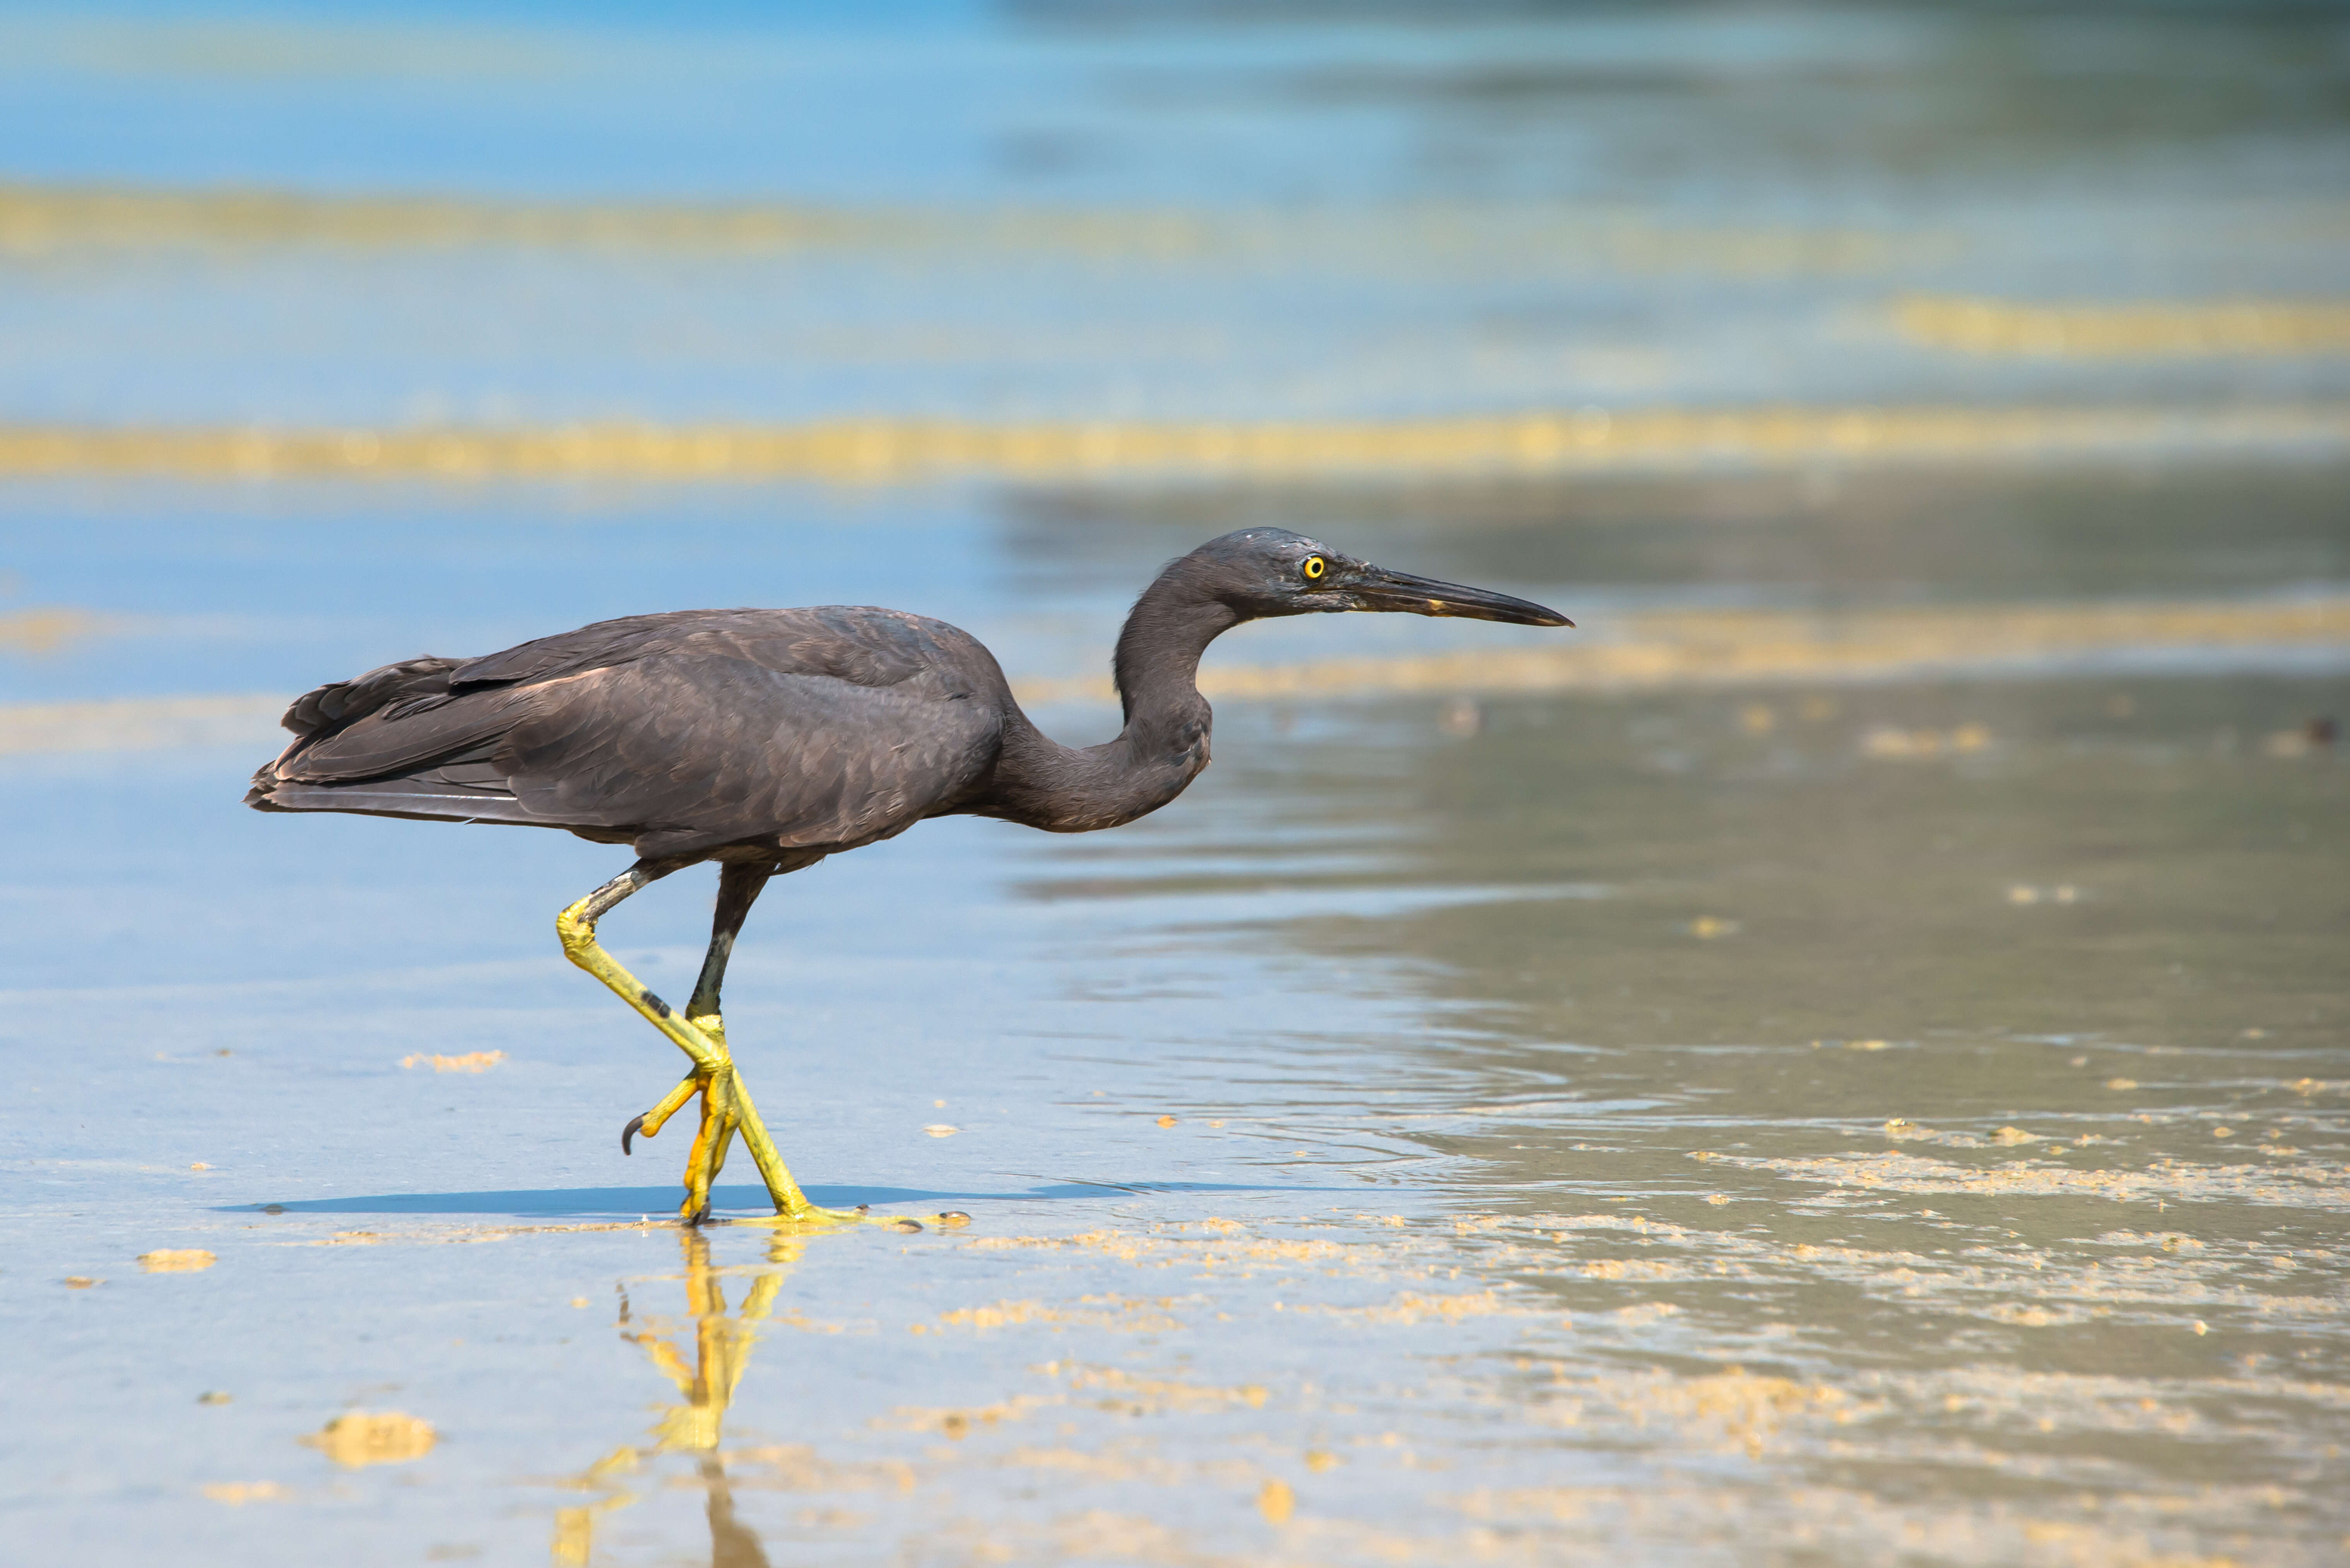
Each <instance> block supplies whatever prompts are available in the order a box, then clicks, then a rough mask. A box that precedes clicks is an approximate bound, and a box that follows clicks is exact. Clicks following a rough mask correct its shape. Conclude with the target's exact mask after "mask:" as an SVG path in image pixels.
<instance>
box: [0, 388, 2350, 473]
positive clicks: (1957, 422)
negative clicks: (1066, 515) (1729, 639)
mask: <svg viewBox="0 0 2350 1568" xmlns="http://www.w3.org/2000/svg"><path fill="white" fill-rule="evenodd" d="M2282 446H2293V447H2309V446H2323V447H2329V448H2340V447H2344V446H2350V407H2345V406H2343V405H2340V404H2334V403H2318V402H2313V403H2275V404H2251V405H2245V404H2235V405H2227V406H2219V407H2203V408H2153V407H2147V408H2133V407H2123V408H2109V409H2081V408H2062V407H2051V408H2036V409H2034V408H2021V409H2017V408H2004V409H1999V408H1967V407H1923V408H1907V409H1901V408H1878V407H1860V408H1803V407H1792V406H1790V407H1778V408H1759V409H1721V410H1713V409H1645V410H1628V411H1626V412H1623V413H1620V414H1613V415H1611V414H1607V413H1604V412H1599V411H1597V410H1586V411H1574V412H1570V411H1566V410H1536V411H1529V412H1525V413H1517V414H1498V415H1468V416H1462V417H1458V418H1450V419H1419V420H1360V421H1317V422H1305V421H1283V422H1266V423H1261V424H1240V423H1230V422H1213V423H1211V422H1198V423H1177V422H1172V421H1170V422H1166V423H1142V422H1134V421H1128V422H1120V421H1107V420H1105V421H1037V422H1035V423H1029V424H978V423H966V422H960V421H945V420H937V421H922V420H907V419H888V418H871V419H844V420H837V421H826V422H823V423H817V424H804V425H702V426H645V425H571V426H561V427H553V428H546V429H536V430H531V429H519V430H512V429H504V430H485V429H462V428H444V429H437V430H435V429H412V428H391V429H384V430H364V429H361V430H308V431H274V430H262V429H256V428H250V427H236V426H213V427H187V428H177V429H172V428H150V429H138V428H103V427H90V426H72V425H16V426H7V427H0V476H5V477H54V476H58V475H65V474H78V473H79V474H94V473H144V474H155V475H164V476H170V477H172V478H177V479H187V480H252V479H265V478H271V477H286V478H305V479H370V478H387V479H432V480H440V481H445V482H463V483H475V482H480V481H484V480H499V479H572V478H604V479H629V480H639V481H650V482H662V481H667V482H686V483H691V482H696V481H700V482H710V481H726V482H734V483H742V482H751V481H774V480H785V479H806V480H816V481H819V482H829V483H848V484H876V483H914V482H922V481H933V480H939V479H948V478H955V477H969V478H995V479H1016V480H1022V481H1026V482H1030V483H1047V482H1055V481H1074V480H1085V479H1110V478H1118V477H1124V476H1129V475H1134V476H1140V475H1152V476H1165V477H1219V478H1258V479H1312V478H1325V477H1338V476H1350V475H1375V474H1378V475H1392V474H1448V473H1467V474H1476V473H1495V472H1502V473H1509V472H1521V473H1559V472H1595V471H1609V470H1636V469H1648V470H1659V469H1661V470H1668V471H1679V470H1687V469H1690V468H1693V467H1699V466H1702V465H1709V464H1718V463H1722V462H1732V463H1740V464H1746V465H1751V466H1752V465H1760V466H1768V467H1803V466H1809V465H1813V464H1816V463H1820V462H1834V463H1836V464H1839V465H1842V466H1846V467H1849V466H1852V465H1855V464H1860V463H1868V462H1919V461H1952V460H1960V459H1964V460H1981V459H1982V458H1986V457H2017V458H2039V457H2046V456H2049V455H2054V454H2082V453H2106V452H2154V451H2161V452H2176V451H2180V450H2190V451H2212V450H2219V451H2263V450H2272V449H2274V448H2278V447H2282Z"/></svg>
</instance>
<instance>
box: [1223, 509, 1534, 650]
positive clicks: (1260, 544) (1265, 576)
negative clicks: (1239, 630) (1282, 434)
mask: <svg viewBox="0 0 2350 1568" xmlns="http://www.w3.org/2000/svg"><path fill="white" fill-rule="evenodd" d="M1182 565H1183V566H1185V567H1186V568H1188V573H1187V575H1189V576H1191V577H1192V580H1193V583H1194V584H1195V585H1196V586H1197V587H1200V588H1203V589H1205V590H1206V591H1207V592H1208V593H1210V594H1211V595H1212V596H1213V597H1216V598H1218V599H1220V600H1222V602H1223V603H1224V604H1225V605H1227V606H1229V607H1231V608H1232V609H1233V610H1234V611H1236V612H1238V613H1239V615H1240V616H1241V618H1243V619H1246V620H1254V619H1258V618H1263V617H1267V616H1281V615H1314V614H1317V613H1327V612H1332V611H1337V610H1385V611H1389V612H1394V613H1400V614H1404V615H1428V616H1461V617H1464V618H1469V619H1471V620H1502V621H1509V622H1512V623H1513V624H1515V625H1518V626H1573V625H1574V624H1575V623H1574V622H1573V621H1571V620H1569V619H1567V618H1565V616H1563V615H1561V614H1559V613H1558V612H1557V611H1556V610H1555V609H1546V608H1544V607H1543V606H1541V605H1538V604H1534V603H1533V602H1532V601H1530V600H1527V599H1520V598H1513V597H1510V596H1509V595H1507V594H1497V593H1494V592H1492V591H1491V590H1490V589H1486V588H1470V587H1461V585H1460V584H1459V583H1440V582H1438V581H1437V580H1436V579H1435V578H1433V577H1416V576H1412V575H1411V574H1410V573H1409V572H1391V571H1388V569H1387V568H1386V567H1384V566H1373V565H1371V564H1370V563H1369V562H1368V561H1365V560H1360V559H1357V557H1355V556H1349V555H1347V554H1345V553H1343V552H1341V551H1337V550H1333V549H1331V548H1330V547H1329V546H1328V545H1324V544H1322V543H1321V542H1320V541H1318V540H1315V539H1309V538H1307V537H1305V535H1303V534H1293V533H1291V532H1290V531H1289V530H1288V529H1286V528H1244V529H1242V530H1241V531H1240V532H1239V533H1237V534H1227V535H1224V536H1223V537H1222V538H1220V539H1211V540H1209V541H1208V542H1207V543H1206V544H1204V545H1201V546H1200V547H1199V548H1198V549H1196V550H1194V551H1192V552H1191V555H1190V556H1188V557H1187V558H1186V559H1185V560H1184V562H1183V563H1182Z"/></svg>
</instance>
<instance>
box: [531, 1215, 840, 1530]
mask: <svg viewBox="0 0 2350 1568" xmlns="http://www.w3.org/2000/svg"><path fill="white" fill-rule="evenodd" d="M679 1241H680V1243H681V1246H682V1247H683V1248H684V1251H685V1299H686V1309H687V1311H688V1312H689V1313H691V1314H692V1315H691V1320H690V1321H691V1325H692V1329H693V1341H692V1343H693V1358H692V1360H691V1363H689V1362H688V1361H687V1359H686V1357H685V1355H684V1354H683V1352H682V1351H681V1349H680V1348H679V1341H680V1338H681V1335H680V1334H678V1331H679V1330H681V1329H682V1328H683V1327H684V1326H685V1324H684V1323H682V1322H679V1321H676V1320H664V1319H661V1318H658V1317H648V1318H645V1319H643V1320H642V1322H641V1324H639V1323H638V1322H636V1321H632V1319H631V1317H630V1314H629V1302H628V1298H627V1297H626V1296H625V1295H624V1296H623V1297H621V1300H620V1336H621V1337H622V1338H623V1339H627V1340H629V1341H630V1342H632V1343H634V1344H636V1345H641V1346H642V1347H643V1348H644V1352H645V1354H646V1355H648V1356H650V1357H651V1359H652V1363H653V1365H654V1366H657V1367H659V1368H660V1371H661V1374H662V1375H663V1376H666V1377H667V1378H668V1379H669V1380H670V1382H671V1384H673V1385H674V1386H676V1388H677V1391H678V1394H679V1396H680V1397H681V1399H682V1401H683V1402H682V1403H681V1404H677V1405H672V1406H671V1407H668V1408H667V1409H665V1410H663V1411H662V1412H661V1418H660V1422H659V1423H658V1424H657V1425H656V1426H655V1427H654V1428H653V1441H652V1442H651V1443H650V1445H645V1446H638V1445H629V1446H627V1447H623V1448H619V1449H613V1450H612V1451H611V1452H610V1453H608V1454H607V1455H605V1456H604V1457H603V1458H602V1459H598V1460H597V1461H596V1462H595V1463H594V1464H592V1465H590V1466H588V1467H587V1469H586V1470H585V1471H583V1472H582V1473H581V1474H580V1476H579V1477H578V1479H577V1481H576V1482H575V1483H574V1484H575V1485H577V1486H578V1487H580V1488H581V1489H583V1490H588V1491H593V1492H596V1493H598V1494H599V1495H598V1497H597V1498H596V1500H595V1501H592V1502H589V1503H587V1504H586V1505H584V1506H582V1507H578V1508H567V1509H562V1510H559V1511H557V1512H556V1517H555V1544H554V1559H555V1561H556V1563H561V1564H564V1565H565V1568H586V1564H587V1563H588V1562H589V1561H590V1559H591V1558H592V1557H593V1556H594V1554H595V1548H596V1523H597V1521H598V1519H599V1518H600V1517H601V1516H602V1515H604V1514H607V1513H609V1512H611V1511H613V1510H615V1509H619V1508H625V1507H627V1506H628V1505H629V1503H631V1502H633V1501H636V1498H635V1494H634V1493H632V1492H630V1491H629V1490H627V1489H626V1488H625V1486H624V1485H623V1484H622V1482H621V1480H620V1478H621V1477H623V1476H625V1475H628V1474H629V1473H630V1472H632V1471H634V1470H637V1469H639V1468H641V1467H642V1466H644V1465H645V1464H647V1463H649V1462H650V1461H652V1460H654V1459H658V1458H660V1456H661V1455H663V1454H674V1453H685V1454H692V1455H694V1456H696V1468H697V1472H698V1474H699V1475H700V1477H701V1480H702V1490H703V1492H704V1494H705V1495H706V1497H707V1499H708V1506H707V1510H706V1511H707V1513H708V1516H709V1520H710V1562H711V1568H767V1553H766V1551H765V1549H764V1548H763V1547H762V1546H761V1545H760V1544H759V1538H758V1537H757V1536H755V1535H754V1534H753V1533H752V1532H751V1531H750V1530H749V1528H748V1527H747V1526H745V1525H743V1523H741V1522H740V1521H737V1520H736V1519H735V1517H734V1495H733V1490H732V1489H731V1488H730V1487H729V1485H728V1483H727V1479H726V1466H725V1462H724V1460H723V1459H721V1458H720V1456H719V1452H718V1442H719V1429H720V1425H721V1423H722V1422H723V1420H724V1418H725V1416H726V1409H727V1407H728V1406H729V1405H731V1404H732V1403H733V1399H734V1389H735V1387H736V1386H737V1385H739V1384H740V1383H741V1382H742V1381H743V1369H744V1368H745V1367H746V1366H748V1365H749V1364H750V1358H751V1346H752V1344H753V1342H754V1340H755V1339H756V1338H757V1335H758V1329H757V1326H756V1325H757V1324H759V1323H760V1321H761V1320H763V1319H764V1318H765V1317H766V1316H767V1314H769V1313H770V1312H771V1311H773V1310H774V1308H775V1296H776V1293H778V1292H780V1291H781V1290H782V1289H783V1286H784V1274H785V1265H789V1264H791V1263H794V1262H797V1261H798V1260H799V1256H800V1249H801V1245H802V1243H801V1241H800V1239H799V1238H798V1237H795V1236H786V1235H777V1236H775V1237H773V1238H771V1240H770V1244H769V1246H768V1249H767V1261H768V1262H770V1263H771V1264H775V1265H778V1266H776V1267H774V1268H770V1269H765V1270H763V1271H761V1272H758V1273H756V1274H754V1275H753V1276H752V1277H751V1281H750V1290H749V1292H748V1293H746V1294H745V1295H744V1296H743V1306H742V1310H741V1311H740V1312H739V1313H737V1314H733V1315H731V1316H730V1315H729V1314H728V1311H727V1306H726V1282H725V1279H724V1277H723V1275H722V1274H721V1273H720V1272H718V1271H717V1270H716V1269H714V1268H712V1266H711V1262H710V1238H709V1236H708V1235H707V1234H706V1233H705V1232H703V1231H699V1230H690V1231H681V1232H680V1233H679Z"/></svg>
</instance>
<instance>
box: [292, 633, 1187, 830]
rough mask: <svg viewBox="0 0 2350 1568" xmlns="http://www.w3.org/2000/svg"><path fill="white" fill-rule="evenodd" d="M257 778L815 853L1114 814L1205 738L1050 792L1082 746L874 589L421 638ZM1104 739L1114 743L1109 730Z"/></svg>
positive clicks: (347, 686) (992, 666)
mask: <svg viewBox="0 0 2350 1568" xmlns="http://www.w3.org/2000/svg"><path fill="white" fill-rule="evenodd" d="M288 722H289V725H293V726H299V727H298V728H297V729H296V740H295V742H294V743H293V744H292V745H291V746H289V747H287V748H286V753H285V754H284V755H283V756H281V757H279V758H278V760H277V761H276V762H275V763H272V764H271V765H270V766H269V768H267V769H265V770H264V774H263V775H262V776H261V777H259V778H256V780H255V789H254V798H253V804H255V805H259V806H261V807H262V808H264V809H265V810H274V811H306V810H313V811H315V810H326V811H350V812H364V813H369V814H374V815H387V816H410V817H421V818H425V819H431V820H442V821H455V822H484V823H509V824H516V825H521V826H539V827H559V828H564V829H567V830H568V831H570V832H572V833H576V834H577V835H579V836H581V837H583V838H589V839H594V840H596V841H598V842H599V843H608V844H628V845H629V846H632V847H633V848H634V849H635V850H636V852H637V853H638V855H639V856H640V857H644V858H646V859H650V860H667V859H671V858H673V857H681V856H682V857H688V858H691V859H722V860H744V861H749V860H757V859H761V858H763V857H764V858H768V859H793V860H805V859H807V858H813V857H817V856H823V855H829V854H832V853H834V852H836V851H838V850H843V849H854V848H857V847H858V846H862V845H867V844H871V843H873V842H875V841H876V840H878V839H883V838H889V837H891V836H895V835H897V834H899V833H902V832H904V831H905V830H906V829H907V828H909V827H911V826H913V825H914V824H915V823H917V822H920V821H921V820H922V819H923V818H924V817H928V816H944V815H954V814H958V813H961V814H968V815H983V816H1001V817H1006V818H1009V819H1010V820H1012V821H1014V822H1020V823H1024V824H1026V825H1027V826H1033V827H1044V828H1052V829H1056V830H1059V831H1065V832H1073V831H1081V830H1083V829H1086V828H1091V827H1107V826H1116V825H1117V824H1118V823H1121V822H1126V821H1130V820H1132V819H1133V818H1134V817H1137V816H1139V815H1143V814H1144V813H1145V812H1148V811H1151V810H1154V809H1156V808H1157V807H1158V806H1159V805H1164V804H1165V803H1166V802H1167V801H1169V800H1170V799H1172V798H1173V797H1174V796H1175V795H1176V794H1178V793H1180V791H1181V789H1182V787H1183V785H1184V784H1188V783H1190V782H1191V777H1192V775H1193V774H1196V773H1197V772H1198V771H1199V767H1200V765H1201V764H1203V763H1204V762H1205V760H1206V755H1205V753H1206V746H1205V739H1206V735H1205V723H1204V720H1203V721H1202V723H1201V733H1200V739H1199V742H1198V744H1197V745H1196V746H1190V747H1186V748H1185V750H1184V751H1183V752H1181V753H1178V754H1175V755H1169V756H1160V757H1158V758H1154V759H1152V761H1153V762H1154V763H1156V765H1153V766H1149V767H1147V768H1144V769H1142V770H1140V771H1139V774H1138V773H1137V770H1133V769H1121V770H1118V772H1119V774H1120V776H1121V782H1122V783H1123V784H1125V785H1126V787H1124V788H1121V789H1118V790H1115V791H1112V792H1109V793H1108V794H1107V795H1103V794H1099V793H1098V792H1097V793H1096V794H1092V795H1089V797H1088V798H1087V799H1086V800H1085V801H1084V802H1083V803H1082V805H1080V804H1079V803H1078V802H1076V801H1075V800H1061V799H1056V798H1055V794H1056V792H1055V784H1057V783H1058V782H1059V780H1060V779H1061V778H1062V777H1063V776H1065V775H1070V774H1080V775H1081V774H1085V773H1086V772H1087V762H1088V761H1090V760H1091V759H1090V758H1089V757H1088V754H1087V753H1082V752H1076V751H1073V750H1071V749H1070V748H1068V747H1065V746H1060V745H1057V744H1055V742H1052V741H1050V740H1048V739H1046V738H1045V736H1044V735H1043V734H1042V733H1040V732H1038V731H1037V729H1036V727H1035V725H1034V724H1032V723H1030V722H1029V721H1028V717H1027V715H1026V714H1024V713H1023V712H1022V711H1020V707H1019V704H1018V703H1017V702H1015V701H1014V700H1013V697H1012V690H1011V687H1010V685H1009V684H1008V683H1007V682H1006V681H1005V680H1004V678H1003V670H1001V669H999V668H998V667H997V665H996V662H995V659H994V656H993V655H992V654H990V653H989V652H988V651H987V649H985V648H984V647H983V646H982V645H981V644H980V642H979V641H978V639H975V638H973V637H972V636H971V635H970V634H969V633H968V632H965V631H962V630H961V629H959V628H955V627H951V626H949V625H947V624H946V623H945V622H943V621H937V620H931V619H928V618H924V617H921V616H915V615H908V614H906V613H904V612H902V611H899V610H889V609H878V608H873V607H864V606H825V607H818V608H812V609H732V610H683V611H676V612H672V613H669V614H665V615H650V616H631V617H629V618H626V619H622V620H610V621H601V622H598V624H596V625H594V626H588V627H583V628H580V629H579V630H577V631H574V632H567V633H564V634H562V635H560V636H557V637H549V638H541V639H538V640H536V641H534V642H526V643H524V644H523V645H522V646H521V647H519V648H514V649H507V650H506V651H505V652H504V653H494V654H491V655H490V656H488V657H487V658H484V659H410V660H408V661H406V662H404V663H401V664H397V665H391V666H389V667H387V668H385V669H383V670H375V671H372V672H370V673H369V674H367V675H363V676H360V677H359V679H358V680H351V681H348V682H339V683H338V684H336V685H333V686H328V687H322V688H321V689H319V690H318V691H315V692H312V693H310V694H309V695H308V696H307V697H305V698H303V699H302V701H300V702H298V703H296V706H295V710H294V711H293V713H292V714H290V715H289V719H288ZM1113 744H1115V742H1113Z"/></svg>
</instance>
